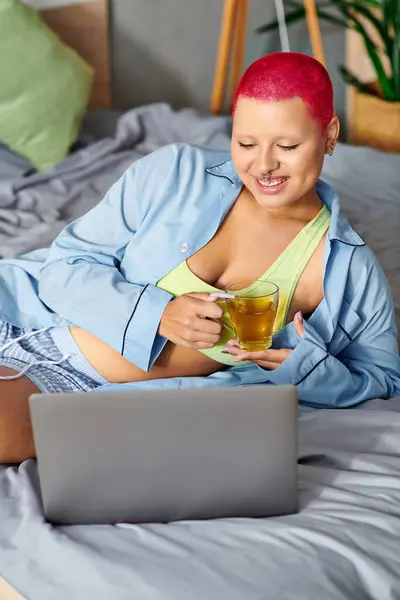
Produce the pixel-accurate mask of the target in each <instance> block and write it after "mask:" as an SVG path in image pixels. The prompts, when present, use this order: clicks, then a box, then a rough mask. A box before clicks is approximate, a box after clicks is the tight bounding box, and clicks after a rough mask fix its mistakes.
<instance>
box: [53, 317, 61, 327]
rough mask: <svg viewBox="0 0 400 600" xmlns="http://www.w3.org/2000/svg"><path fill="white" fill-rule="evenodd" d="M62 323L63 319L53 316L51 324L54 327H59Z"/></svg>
mask: <svg viewBox="0 0 400 600" xmlns="http://www.w3.org/2000/svg"><path fill="white" fill-rule="evenodd" d="M63 321H64V319H63V318H62V317H60V316H59V315H53V323H54V324H55V325H61V323H62V322H63Z"/></svg>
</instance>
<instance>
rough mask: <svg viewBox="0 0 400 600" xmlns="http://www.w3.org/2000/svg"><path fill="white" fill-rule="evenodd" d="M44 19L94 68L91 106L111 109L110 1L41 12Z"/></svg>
mask: <svg viewBox="0 0 400 600" xmlns="http://www.w3.org/2000/svg"><path fill="white" fill-rule="evenodd" d="M40 14H41V16H42V18H43V20H44V21H45V22H46V23H47V25H49V27H51V28H52V29H53V30H54V31H55V33H57V35H58V36H59V37H60V38H61V39H62V40H63V41H64V42H65V43H66V44H68V46H70V47H71V48H73V49H74V50H76V52H77V53H78V54H80V55H81V56H82V58H84V59H85V60H86V61H87V62H88V63H89V64H90V65H91V67H93V69H94V81H93V89H92V95H91V98H90V103H89V105H90V106H91V107H92V108H109V107H110V106H111V73H110V48H109V8H108V0H92V1H87V2H85V1H83V0H82V1H81V2H80V3H79V4H72V5H70V6H68V5H67V6H62V7H58V8H47V9H44V10H42V11H40Z"/></svg>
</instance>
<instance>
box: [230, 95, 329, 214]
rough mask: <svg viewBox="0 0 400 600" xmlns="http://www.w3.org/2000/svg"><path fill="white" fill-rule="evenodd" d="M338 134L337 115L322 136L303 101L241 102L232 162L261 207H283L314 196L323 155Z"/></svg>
mask: <svg viewBox="0 0 400 600" xmlns="http://www.w3.org/2000/svg"><path fill="white" fill-rule="evenodd" d="M338 133H339V122H338V119H337V117H333V119H332V121H331V123H330V125H329V126H328V129H327V130H326V131H325V132H324V133H321V131H320V129H319V126H318V123H317V122H316V121H315V120H314V119H313V118H312V117H311V115H310V112H309V110H308V107H307V106H306V105H305V103H304V102H303V100H301V99H300V98H293V99H291V100H286V101H282V102H275V101H271V102H261V101H259V100H253V99H250V98H239V100H238V102H237V105H236V111H235V114H234V118H233V132H232V141H231V154H232V160H233V163H234V166H235V168H236V171H237V174H238V175H239V177H240V178H241V180H242V181H243V183H244V185H245V186H246V187H247V188H248V190H249V191H250V192H251V193H252V195H253V196H254V199H255V200H256V202H257V203H258V204H259V206H260V207H262V208H267V209H277V208H284V207H286V206H289V205H292V204H294V203H295V202H298V201H299V200H307V199H311V197H312V196H314V197H315V184H316V182H317V179H318V177H319V176H320V173H321V169H322V165H323V161H324V154H325V153H326V152H328V151H330V149H331V145H332V142H335V141H336V139H337V136H338Z"/></svg>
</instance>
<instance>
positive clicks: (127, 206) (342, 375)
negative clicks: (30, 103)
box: [0, 144, 400, 407]
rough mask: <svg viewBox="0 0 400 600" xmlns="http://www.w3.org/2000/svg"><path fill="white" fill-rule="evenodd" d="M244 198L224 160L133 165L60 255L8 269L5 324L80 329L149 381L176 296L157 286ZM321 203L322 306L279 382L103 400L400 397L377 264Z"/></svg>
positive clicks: (251, 375)
mask: <svg viewBox="0 0 400 600" xmlns="http://www.w3.org/2000/svg"><path fill="white" fill-rule="evenodd" d="M241 189H242V183H241V181H240V179H239V177H238V175H237V173H236V171H235V168H234V166H233V163H232V161H231V159H230V156H229V154H228V153H226V152H218V151H215V150H207V149H202V148H197V147H193V146H189V145H186V144H173V145H170V146H166V147H164V148H162V149H161V150H158V151H156V152H154V153H152V154H150V155H148V156H146V157H144V158H142V159H140V160H138V161H137V162H135V163H134V164H133V165H132V166H131V167H130V168H129V169H128V170H127V171H126V172H125V174H124V175H123V176H122V177H121V178H120V180H119V181H118V182H117V183H115V185H114V186H113V187H112V188H111V189H110V191H109V192H108V193H107V195H106V196H105V198H104V199H103V200H102V202H100V203H99V204H98V205H97V206H96V207H95V208H93V209H92V210H91V211H90V212H89V213H87V214H86V215H85V216H83V217H82V218H80V219H78V220H77V221H75V222H73V223H72V224H70V225H69V226H68V227H66V229H65V230H64V231H63V232H62V233H61V234H60V235H59V236H58V237H57V239H56V240H55V242H54V243H53V245H52V247H51V248H50V249H43V250H38V251H35V252H31V253H29V254H27V255H25V256H23V257H21V258H19V259H15V260H2V261H0V305H1V306H0V309H1V310H0V318H1V319H2V320H6V321H8V322H10V323H13V324H15V325H19V326H21V327H33V328H41V327H47V326H52V325H60V324H64V325H78V326H80V327H82V328H84V329H86V330H87V331H89V332H91V333H92V334H94V335H95V336H97V337H99V338H100V339H102V340H104V341H105V342H106V343H108V344H109V345H110V346H112V347H113V348H115V349H116V350H118V352H120V353H121V354H122V355H123V356H125V358H127V360H129V361H130V362H132V363H133V364H135V365H137V366H138V367H140V368H141V369H144V370H148V369H150V368H151V366H152V365H153V363H154V361H155V360H156V358H157V357H158V356H159V354H160V352H161V350H162V349H163V347H164V345H165V343H166V340H165V339H164V338H162V337H161V336H160V335H159V334H158V333H157V331H158V327H159V323H160V319H161V316H162V314H163V311H164V309H165V307H166V305H167V304H168V302H169V301H170V300H171V295H170V294H168V293H167V292H165V291H163V290H161V289H159V288H157V287H156V284H157V281H158V280H159V279H161V278H162V277H163V276H164V275H166V274H167V273H168V272H169V271H171V269H173V268H175V267H176V266H177V265H178V264H179V263H180V262H181V261H182V260H184V259H187V258H188V257H189V256H191V255H192V254H194V253H195V252H197V251H198V250H199V249H200V248H202V247H203V246H204V245H205V244H207V243H208V242H209V241H210V240H211V238H212V237H213V236H214V234H215V233H216V231H217V229H218V227H219V226H220V224H221V222H222V221H223V219H224V217H225V216H226V214H227V213H228V211H229V209H230V208H231V207H232V205H233V203H234V202H235V200H236V199H237V197H238V195H239V193H240V191H241ZM317 191H318V194H319V196H320V198H321V199H322V201H323V202H324V203H325V204H326V205H327V207H328V208H329V210H330V212H331V214H332V218H331V224H330V228H329V231H328V235H327V238H326V242H325V254H324V268H323V289H324V299H323V300H322V302H321V304H320V305H319V306H318V307H317V309H316V310H315V312H314V313H313V314H312V315H311V317H310V319H309V320H308V321H307V322H306V323H305V335H304V337H303V338H300V337H299V336H298V334H297V333H296V331H295V329H294V326H293V323H289V324H287V325H286V327H284V328H283V329H282V330H281V331H280V332H278V333H277V334H276V335H275V336H274V339H273V347H274V348H292V349H293V350H294V351H293V352H292V353H291V354H290V356H289V357H288V358H287V359H286V360H285V362H284V363H283V364H282V365H281V366H279V367H278V368H277V369H276V370H274V371H268V370H265V369H262V368H261V367H258V366H257V365H254V364H247V365H243V366H237V367H232V368H229V369H226V370H225V371H222V372H218V373H214V374H212V375H209V376H208V377H185V378H170V379H159V380H149V381H144V382H134V383H127V384H109V385H106V386H103V387H102V388H100V389H110V388H114V389H119V388H123V389H144V388H149V387H152V388H154V387H156V388H166V387H168V388H171V387H175V388H185V387H194V386H197V387H201V386H212V385H217V386H219V385H221V386H231V385H250V384H278V385H280V384H291V385H296V386H297V388H298V393H299V399H300V401H302V402H304V403H308V404H310V405H316V406H331V407H344V406H350V405H353V404H357V403H359V402H362V401H364V400H368V399H371V398H377V397H379V398H389V397H391V396H393V395H396V394H399V393H400V359H399V355H398V345H397V332H396V327H395V324H394V312H393V303H392V297H391V291H390V288H389V285H388V283H387V280H386V278H385V275H384V273H383V272H382V269H381V267H380V266H379V264H378V261H377V260H376V258H375V256H374V254H373V253H372V252H371V250H370V249H369V248H368V247H367V246H366V245H365V243H364V241H363V240H362V239H361V238H360V236H359V235H358V234H357V233H356V232H355V231H354V230H353V229H352V228H351V226H350V224H349V223H348V222H347V221H346V220H345V219H344V218H343V217H342V216H341V215H340V212H339V201H338V198H337V195H336V194H335V192H334V191H333V190H332V188H330V187H329V186H328V185H326V184H324V183H323V182H322V181H319V182H318V186H317Z"/></svg>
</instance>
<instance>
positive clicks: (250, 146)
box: [239, 142, 254, 149]
mask: <svg viewBox="0 0 400 600" xmlns="http://www.w3.org/2000/svg"><path fill="white" fill-rule="evenodd" d="M239 146H240V147H241V148H247V149H249V148H254V144H242V142H239Z"/></svg>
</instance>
